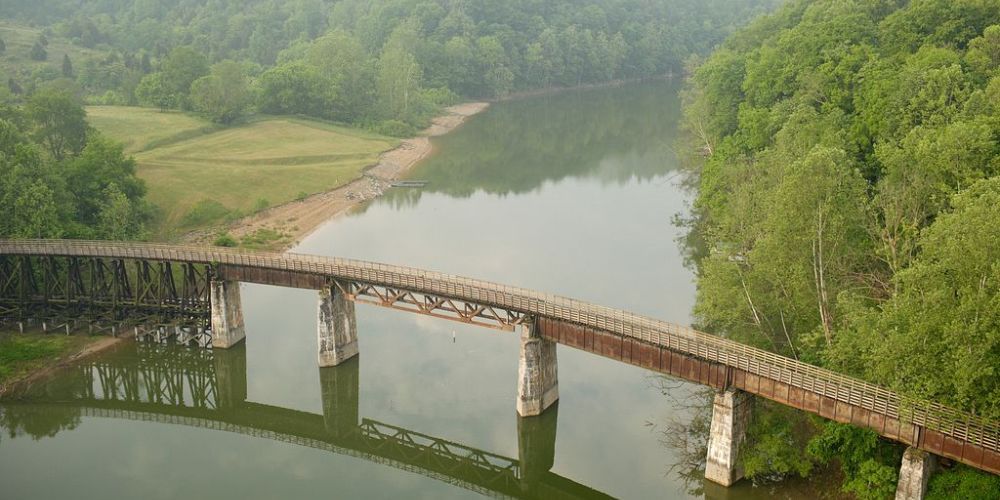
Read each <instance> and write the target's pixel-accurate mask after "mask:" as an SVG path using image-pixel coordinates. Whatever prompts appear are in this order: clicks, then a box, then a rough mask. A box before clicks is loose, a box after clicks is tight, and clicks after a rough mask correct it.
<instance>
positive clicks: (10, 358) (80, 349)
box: [0, 332, 125, 398]
mask: <svg viewBox="0 0 1000 500" xmlns="http://www.w3.org/2000/svg"><path fill="white" fill-rule="evenodd" d="M124 340H125V337H105V336H90V335H61V334H57V333H49V334H45V333H40V332H32V333H24V334H22V333H2V332H0V398H3V397H4V396H7V395H9V394H12V393H13V392H14V391H16V390H18V389H20V388H26V387H28V386H30V385H31V384H32V383H33V382H34V381H37V380H39V379H41V378H43V377H45V376H47V375H48V374H50V373H53V372H54V371H56V370H59V369H60V368H63V367H65V366H68V365H69V364H71V363H75V362H77V361H80V360H81V359H85V358H88V357H90V356H93V355H95V354H97V353H99V352H103V351H105V350H107V349H110V348H112V347H114V346H116V345H119V344H120V343H121V342H123V341H124Z"/></svg>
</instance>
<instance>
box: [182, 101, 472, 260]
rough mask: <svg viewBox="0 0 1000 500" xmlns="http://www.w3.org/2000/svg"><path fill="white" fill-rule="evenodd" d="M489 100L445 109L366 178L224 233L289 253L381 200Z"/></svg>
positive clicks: (204, 237)
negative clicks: (442, 138)
mask: <svg viewBox="0 0 1000 500" xmlns="http://www.w3.org/2000/svg"><path fill="white" fill-rule="evenodd" d="M488 107H489V103H487V102H471V103H464V104H459V105H456V106H450V107H448V108H445V110H444V111H445V113H444V114H442V115H441V116H438V117H436V118H434V120H432V123H431V126H430V127H428V128H426V129H425V130H423V131H422V132H421V133H420V134H419V135H418V136H416V137H412V138H409V139H405V140H403V141H402V142H401V143H400V144H399V145H398V146H397V147H395V148H393V149H391V150H389V151H386V152H384V153H382V154H381V155H380V156H379V160H378V163H376V164H374V165H372V166H370V167H368V168H366V169H365V170H364V171H363V175H362V176H361V177H360V178H357V179H354V180H352V181H350V182H348V183H347V184H344V185H341V186H339V187H337V188H334V189H332V190H329V191H325V192H322V193H318V194H315V195H312V196H309V197H306V198H303V199H301V200H296V201H292V202H289V203H285V204H282V205H278V206H274V207H271V208H269V209H266V210H263V211H261V212H258V213H255V214H253V215H250V216H247V217H244V218H242V219H239V220H236V221H234V222H233V223H231V224H229V225H228V226H226V227H224V228H223V229H222V231H223V232H225V233H228V234H229V235H231V236H232V237H233V238H234V239H235V240H237V241H254V242H255V246H258V247H260V248H264V249H268V250H276V251H285V250H288V249H289V248H291V247H293V246H295V245H296V244H298V242H299V241H301V240H302V239H303V238H305V237H306V236H308V235H309V234H311V233H312V232H313V231H315V230H316V229H317V228H319V227H320V226H321V225H322V224H323V223H325V222H327V221H328V220H330V219H332V218H334V217H337V216H339V215H341V214H344V213H346V212H347V211H348V210H350V209H351V208H353V207H354V206H356V205H358V204H360V203H362V202H365V201H369V200H372V199H374V198H377V197H378V196H380V195H381V194H382V193H383V191H384V190H385V189H386V188H388V187H389V185H390V184H391V183H392V181H395V180H397V179H399V178H400V177H401V176H402V175H403V174H404V173H406V172H407V171H408V170H409V169H410V168H412V167H413V166H414V165H416V164H417V163H418V162H419V161H420V160H422V159H424V158H426V157H427V155H429V154H430V153H431V152H432V151H433V145H432V144H431V138H433V137H437V136H440V135H444V134H447V133H449V132H451V131H452V130H455V129H456V128H458V127H459V126H461V125H462V124H463V123H465V121H466V120H468V119H469V118H470V117H472V116H474V115H476V114H479V113H481V112H483V111H485V110H486V109H487V108H488ZM217 233H218V231H198V232H194V233H189V234H188V235H186V236H185V237H183V238H182V240H183V241H185V242H187V243H194V244H200V245H211V244H212V243H213V242H214V240H215V239H216V237H217Z"/></svg>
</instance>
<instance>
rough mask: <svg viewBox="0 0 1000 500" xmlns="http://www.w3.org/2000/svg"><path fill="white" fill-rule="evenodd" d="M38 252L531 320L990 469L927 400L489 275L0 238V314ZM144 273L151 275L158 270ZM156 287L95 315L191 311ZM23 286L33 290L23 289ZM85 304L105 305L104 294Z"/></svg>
mask: <svg viewBox="0 0 1000 500" xmlns="http://www.w3.org/2000/svg"><path fill="white" fill-rule="evenodd" d="M46 259H53V260H57V261H58V260H63V261H72V260H73V259H78V260H83V261H87V260H95V259H96V260H107V261H110V262H112V266H111V267H112V268H113V267H114V266H115V265H119V264H114V262H116V261H117V262H122V263H125V268H126V269H132V268H135V271H129V272H127V273H126V274H127V276H128V277H129V279H130V280H131V281H129V284H130V285H132V283H133V282H135V283H138V282H140V281H141V282H143V283H146V282H145V281H142V280H145V276H147V275H145V274H144V275H143V277H142V278H139V277H137V276H138V274H139V273H140V271H142V270H145V269H147V268H148V269H150V270H157V269H162V268H161V267H159V266H162V265H165V264H170V265H171V266H173V267H172V268H171V269H174V268H177V267H178V266H181V267H183V266H194V268H195V269H206V270H207V271H206V276H208V278H211V279H224V280H233V281H243V282H250V283H262V284H268V285H277V286H287V287H296V288H308V289H322V288H326V287H339V288H340V289H341V290H343V291H344V292H345V293H347V294H348V295H349V296H350V297H351V298H353V299H354V300H357V301H362V302H370V303H374V304H377V305H380V306H385V307H393V308H397V309H404V310H408V311H411V312H416V313H421V314H429V315H433V316H437V317H443V318H447V319H454V320H458V321H464V322H468V323H476V324H481V325H485V326H493V327H497V328H501V329H511V328H512V327H514V326H516V325H518V324H520V323H523V322H526V321H529V320H530V321H533V322H537V323H538V324H539V325H540V330H541V335H542V336H543V337H545V338H548V339H550V340H555V341H558V342H560V343H563V344H565V345H570V346H572V347H576V348H579V349H583V350H586V351H588V352H593V353H595V354H599V355H602V356H605V357H609V358H612V359H617V360H619V361H622V362H625V363H629V364H633V365H637V366H642V367H646V368H649V369H652V370H656V371H659V372H663V373H670V374H672V375H676V376H679V377H682V378H685V379H687V380H691V381H695V382H698V383H702V384H706V385H711V386H713V387H719V388H722V387H737V388H740V389H743V390H746V391H747V392H750V393H753V394H757V395H760V396H763V397H766V398H769V399H772V400H774V401H778V402H781V403H783V404H787V405H789V406H793V407H796V408H800V409H802V410H805V411H809V412H812V413H815V414H818V415H822V416H824V417H827V418H831V419H834V420H838V421H842V422H848V423H852V424H854V425H858V426H862V427H868V428H871V429H874V430H875V431H876V432H878V433H879V434H881V435H882V436H885V437H888V438H890V439H893V440H896V441H900V442H903V443H906V444H909V445H912V446H915V447H917V448H920V449H923V450H926V451H929V452H931V453H935V454H938V455H942V456H945V457H949V458H952V459H955V460H958V461H960V462H963V463H966V464H969V465H971V466H973V467H976V468H979V469H982V470H986V471H989V472H993V473H1000V425H998V423H997V422H993V421H988V420H985V419H983V418H980V417H977V416H975V415H972V414H969V413H966V412H962V411H959V410H955V409H953V408H949V407H946V406H943V405H940V404H937V403H934V402H930V401H920V400H912V399H907V398H904V397H903V396H902V395H900V394H898V393H895V392H892V391H889V390H887V389H884V388H882V387H879V386H877V385H874V384H870V383H867V382H864V381H862V380H859V379H855V378H852V377H847V376H844V375H841V374H839V373H836V372H833V371H830V370H825V369H822V368H819V367H816V366H812V365H809V364H806V363H802V362H799V361H797V360H794V359H790V358H786V357H783V356H779V355H776V354H774V353H770V352H767V351H764V350H762V349H757V348H754V347H750V346H746V345H743V344H740V343H737V342H734V341H731V340H728V339H724V338H720V337H716V336H713V335H709V334H706V333H702V332H698V331H695V330H693V329H691V328H687V327H684V326H680V325H676V324H673V323H668V322H665V321H660V320H656V319H653V318H648V317H645V316H640V315H637V314H634V313H630V312H628V311H624V310H620V309H613V308H609V307H604V306H600V305H595V304H590V303H586V302H583V301H579V300H575V299H570V298H565V297H559V296H555V295H551V294H546V293H541V292H538V291H534V290H528V289H524V288H518V287H512V286H506V285H501V284H497V283H492V282H488V281H482V280H476V279H471V278H463V277H460V276H454V275H448V274H442V273H436V272H432V271H426V270H422V269H414V268H407V267H399V266H392V265H387V264H379V263H373V262H364V261H358V260H350V259H342V258H333V257H319V256H309V255H296V254H278V253H265V252H250V251H244V250H237V249H224V248H203V247H186V246H171V245H158V244H147V243H131V242H94V241H63V240H18V241H0V318H10V317H11V316H12V315H18V314H21V315H24V314H25V313H26V312H32V311H34V312H37V313H39V314H48V313H50V311H52V309H53V308H52V307H49V308H41V309H39V308H38V307H39V306H38V304H39V303H47V304H52V303H53V300H52V299H53V297H52V296H50V295H45V293H49V292H47V291H46V292H44V293H39V292H38V290H43V291H45V290H48V291H51V292H52V293H56V289H55V288H52V287H47V286H42V285H39V284H38V281H39V280H40V281H43V282H44V281H45V279H46V278H44V274H43V273H41V272H40V271H39V270H37V269H35V268H34V267H32V271H30V272H29V271H26V267H25V264H24V263H25V262H27V263H28V265H31V266H37V265H39V264H38V263H39V262H41V261H45V260H46ZM18 261H21V264H20V267H18V264H17V262H18ZM136 262H139V263H140V264H138V265H137V264H135V263H136ZM57 265H62V264H57ZM129 265H131V266H132V267H128V266H129ZM66 266H67V268H68V267H71V266H70V265H69V264H66ZM136 266H138V267H136ZM60 269H62V268H60ZM112 270H113V269H112ZM143 272H144V271H143ZM175 272H176V271H175ZM209 275H210V276H209ZM59 276H68V274H64V275H59ZM148 276H149V277H150V279H151V280H152V279H154V278H153V277H154V276H157V274H156V273H153V272H150V273H149V274H148ZM32 279H34V280H36V281H35V282H34V285H32V282H31V280H32ZM67 280H69V278H68V277H67ZM70 281H71V280H70ZM122 283H123V284H122V285H121V286H120V287H119V290H120V291H121V290H122V289H123V288H124V281H123V282H122ZM159 283H160V284H159V285H157V288H155V290H157V291H159V293H149V292H146V293H143V292H136V291H135V290H134V285H132V286H133V288H130V289H129V290H128V291H127V293H126V292H125V291H122V292H121V293H123V294H124V295H123V296H124V297H127V298H128V300H127V301H123V303H124V304H127V305H122V306H121V308H122V309H121V310H118V309H115V308H114V307H112V308H111V312H110V313H108V312H104V314H112V315H113V316H114V317H116V318H121V319H124V318H128V317H130V315H131V314H139V315H143V314H145V315H151V316H154V317H160V318H162V317H163V315H168V314H167V312H169V311H172V310H173V311H180V312H178V313H177V315H178V317H179V318H181V319H183V318H189V319H191V320H194V319H198V318H200V317H201V316H198V315H196V314H187V313H185V312H184V311H183V309H170V307H172V306H173V303H172V302H171V300H174V301H176V300H188V301H189V302H191V303H197V301H194V302H192V301H193V299H194V297H193V296H189V297H183V298H178V299H170V297H171V295H170V290H171V289H170V288H169V286H167V287H166V288H165V287H164V285H163V282H162V280H161V281H160V282H159ZM32 290H34V292H32V293H34V295H32V294H31V293H28V292H31V291H32ZM65 290H66V291H65V293H64V296H65V297H70V296H71V295H72V293H75V292H72V290H74V288H73V287H72V286H71V287H68V288H66V289H65ZM150 290H152V288H150ZM164 290H167V291H166V292H164ZM29 295H30V296H29ZM168 299H170V300H168ZM156 301H159V302H157V304H159V303H160V302H162V304H163V306H159V305H156V304H154V302H156ZM63 302H64V303H65V307H66V308H67V310H68V311H75V310H79V308H80V307H81V303H85V302H84V301H81V300H75V301H74V300H64V301H63ZM95 302H97V303H98V304H100V305H102V306H107V302H108V301H107V300H104V301H103V302H101V301H96V300H95ZM55 304H57V305H58V304H60V302H59V301H58V300H57V301H55ZM114 304H117V303H114ZM114 304H113V305H114ZM154 306H155V307H154ZM74 308H76V309H74ZM83 309H84V310H86V308H83ZM101 311H106V310H105V309H102V310H101ZM157 315H160V316H157Z"/></svg>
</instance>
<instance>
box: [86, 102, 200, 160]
mask: <svg viewBox="0 0 1000 500" xmlns="http://www.w3.org/2000/svg"><path fill="white" fill-rule="evenodd" d="M87 121H89V122H90V124H91V125H93V126H94V127H95V128H97V129H98V130H100V131H101V132H103V133H105V134H106V135H109V136H111V137H113V138H115V139H116V140H118V141H120V142H122V143H123V144H125V152H126V153H138V152H140V151H145V150H147V149H150V148H153V147H155V146H158V145H161V144H170V143H173V142H177V141H179V140H183V139H187V138H192V137H196V136H199V135H202V134H205V133H208V132H211V131H213V130H216V129H217V128H218V126H216V125H214V124H212V123H211V122H209V121H208V120H205V119H203V118H200V117H197V116H192V115H189V114H186V113H181V112H178V111H159V110H156V109H150V108H134V107H127V106H88V107H87Z"/></svg>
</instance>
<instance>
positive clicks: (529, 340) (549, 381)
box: [517, 322, 559, 417]
mask: <svg viewBox="0 0 1000 500" xmlns="http://www.w3.org/2000/svg"><path fill="white" fill-rule="evenodd" d="M557 373H558V365H557V363H556V343H555V342H553V341H551V340H545V339H543V338H542V336H541V334H540V333H539V332H538V329H537V327H536V326H535V325H534V323H530V322H529V323H525V324H524V325H522V326H521V356H520V362H519V363H518V367H517V376H518V386H517V414H518V415H520V416H522V417H533V416H535V415H541V414H542V412H543V411H545V409H546V408H548V407H549V406H550V405H552V403H555V402H556V401H557V400H558V399H559V379H558V376H557Z"/></svg>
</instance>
